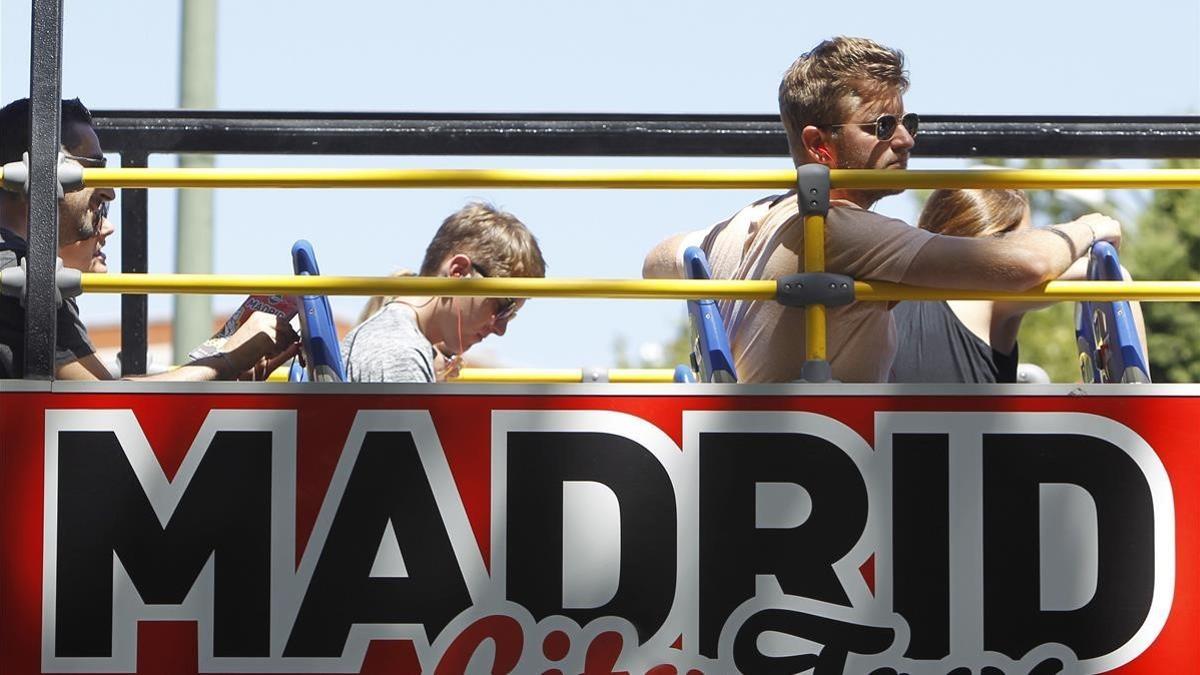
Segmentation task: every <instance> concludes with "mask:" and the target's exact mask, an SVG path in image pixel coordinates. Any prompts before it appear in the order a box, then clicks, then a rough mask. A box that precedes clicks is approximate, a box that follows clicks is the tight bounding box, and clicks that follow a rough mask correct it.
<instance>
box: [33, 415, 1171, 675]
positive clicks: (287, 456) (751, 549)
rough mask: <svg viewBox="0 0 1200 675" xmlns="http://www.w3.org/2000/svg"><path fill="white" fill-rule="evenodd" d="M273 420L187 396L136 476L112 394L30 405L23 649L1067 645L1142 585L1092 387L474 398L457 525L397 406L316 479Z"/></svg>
mask: <svg viewBox="0 0 1200 675" xmlns="http://www.w3.org/2000/svg"><path fill="white" fill-rule="evenodd" d="M296 429H297V424H296V413H295V411H288V410H276V411H263V410H246V411H239V410H213V411H211V412H210V413H209V415H208V417H207V419H206V421H205V422H204V424H203V425H202V427H201V428H200V430H199V431H198V432H197V434H196V435H195V437H194V441H193V443H192V445H191V448H190V449H189V450H188V452H187V455H186V457H185V458H184V460H183V463H182V465H181V466H180V467H179V468H178V470H177V471H176V472H175V473H174V475H173V476H172V477H171V478H170V479H168V477H167V475H166V473H165V472H164V470H163V468H162V466H161V465H160V464H159V462H158V460H157V458H156V455H155V453H154V450H153V448H152V447H151V446H150V443H149V442H148V440H147V439H146V437H145V435H144V434H143V433H142V430H141V427H140V426H139V424H138V422H137V418H136V417H135V416H134V414H133V413H132V412H131V411H126V410H50V411H47V413H46V472H45V515H44V517H45V521H44V540H43V553H44V555H43V559H44V569H43V616H42V667H43V669H44V670H46V671H49V672H134V671H136V670H137V653H138V646H137V641H138V629H137V626H138V622H139V621H145V620H172V621H186V622H194V624H195V627H196V634H197V644H198V647H199V663H198V664H197V668H198V670H199V671H200V672H239V673H245V672H358V670H359V669H361V667H362V664H363V661H364V658H365V656H366V653H367V650H368V647H369V646H370V644H371V643H372V642H373V641H389V640H402V641H409V642H411V643H412V645H413V648H414V650H415V653H416V655H417V659H418V660H419V662H420V667H421V670H422V672H428V673H438V674H442V673H446V674H449V673H466V672H494V673H558V674H563V673H567V674H570V673H587V674H589V675H590V674H594V673H621V672H626V673H654V674H655V675H668V674H670V673H678V674H680V675H682V674H684V673H687V674H689V675H691V674H699V673H710V674H718V673H730V672H745V673H755V674H759V673H763V674H768V675H770V674H774V673H780V674H783V673H798V672H812V673H817V674H824V673H876V674H879V675H884V674H894V673H939V674H941V673H955V674H956V675H957V674H965V673H981V674H982V673H987V674H988V675H993V674H995V673H1039V674H1049V673H1057V672H1078V673H1099V672H1104V671H1107V670H1111V669H1113V668H1116V667H1118V666H1120V665H1122V664H1124V663H1128V662H1130V661H1131V660H1133V659H1134V658H1136V657H1137V656H1138V654H1140V653H1142V652H1143V651H1144V650H1145V649H1146V648H1147V647H1148V646H1149V645H1150V643H1151V642H1153V640H1154V638H1155V637H1156V636H1157V635H1158V633H1159V631H1160V630H1161V628H1162V626H1163V624H1164V623H1165V621H1166V618H1167V614H1168V612H1169V610H1170V605H1171V599H1172V592H1173V587H1174V558H1175V553H1174V521H1173V518H1174V515H1173V514H1174V505H1173V502H1172V493H1171V486H1170V482H1169V481H1168V479H1167V474H1166V471H1165V470H1164V468H1163V466H1162V464H1161V462H1160V461H1159V460H1158V458H1157V457H1156V455H1155V453H1154V452H1153V450H1152V449H1151V448H1150V447H1149V446H1148V445H1147V444H1146V442H1145V441H1144V440H1142V439H1141V438H1140V437H1139V436H1138V435H1137V434H1136V433H1134V432H1133V431H1132V430H1130V429H1129V428H1127V427H1125V426H1123V425H1121V424H1119V423H1117V422H1115V421H1112V420H1110V419H1107V418H1103V417H1098V416H1093V415H1085V414H1079V413H1027V412H1012V413H977V412H963V413H953V412H937V413H928V412H880V413H877V414H876V416H875V421H874V430H873V431H874V433H873V438H872V442H871V443H870V444H869V443H868V442H867V440H866V439H864V438H863V437H862V436H861V435H859V434H858V433H857V432H856V431H854V430H852V429H851V428H849V427H848V426H846V425H844V424H842V423H841V422H839V421H837V420H835V419H833V418H830V417H826V416H822V415H817V414H813V413H806V412H788V411H778V412H770V411H766V412H764V411H754V412H746V411H739V412H713V411H684V412H683V413H682V435H681V443H677V442H676V441H675V440H673V439H672V438H671V437H670V436H669V435H668V434H666V433H665V432H663V431H662V430H661V429H659V428H658V427H656V426H654V425H653V424H651V423H649V422H648V421H646V420H643V419H641V418H638V417H636V416H633V415H629V414H624V413H617V412H610V411H579V410H562V411H554V410H549V411H548V410H539V411H529V412H526V411H505V410H496V411H493V412H492V414H491V419H490V429H491V437H490V448H479V449H472V452H474V453H476V454H477V455H478V456H479V457H481V458H485V459H484V460H483V461H485V462H490V465H489V466H487V467H483V468H486V469H487V472H490V482H488V481H485V482H484V485H487V486H488V487H487V489H488V490H490V495H488V498H487V499H485V500H483V502H482V503H487V504H488V506H489V510H490V514H489V515H487V516H486V517H487V522H488V524H489V532H490V534H489V535H488V536H490V539H489V540H488V541H486V542H483V544H485V545H483V546H481V542H480V541H479V539H478V538H477V536H476V533H475V530H473V529H472V526H471V521H470V519H469V518H468V510H467V507H466V506H465V505H464V499H463V495H462V494H461V493H460V487H459V484H458V483H457V482H456V480H455V478H456V477H455V476H454V475H453V474H452V472H451V469H450V465H449V463H448V461H447V459H446V453H445V452H444V449H443V447H442V444H441V440H440V439H439V437H438V433H437V431H436V429H435V427H434V424H433V422H432V419H431V417H430V415H429V414H428V413H427V412H426V411H421V410H415V411H414V410H396V411H386V410H369V411H360V412H359V413H358V415H357V416H356V418H355V420H354V422H353V424H352V426H351V427H350V428H349V429H348V430H347V433H346V435H345V438H344V446H343V447H341V448H326V449H323V451H325V452H328V453H329V454H330V455H331V456H334V457H337V466H336V468H335V469H334V471H333V474H332V480H331V481H330V482H329V484H328V486H325V485H321V486H319V487H317V488H313V487H312V486H309V485H307V484H306V485H305V486H304V487H303V488H300V487H298V482H297V478H298V476H297V474H298V471H297V465H298V462H297V459H298V457H297V448H298V445H297V437H296V433H297V431H296ZM298 489H305V490H311V489H320V490H323V492H324V498H323V502H322V504H321V507H320V510H319V512H318V513H317V515H316V519H315V522H314V523H312V527H311V532H310V533H307V536H305V535H301V534H298V529H301V528H299V527H298V522H297V491H298ZM489 499H490V502H489V501H488V500H489ZM471 503H473V504H475V506H473V508H475V509H478V508H479V506H478V504H479V503H481V502H480V501H479V500H475V501H473V502H471ZM306 527H307V524H306V525H305V528H306ZM305 532H307V529H305Z"/></svg>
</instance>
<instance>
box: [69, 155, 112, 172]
mask: <svg viewBox="0 0 1200 675" xmlns="http://www.w3.org/2000/svg"><path fill="white" fill-rule="evenodd" d="M62 157H63V159H69V160H71V161H73V162H78V163H79V166H82V167H84V168H85V169H103V168H105V167H107V166H108V158H107V157H80V156H79V155H72V154H70V153H66V152H64V153H63V154H62Z"/></svg>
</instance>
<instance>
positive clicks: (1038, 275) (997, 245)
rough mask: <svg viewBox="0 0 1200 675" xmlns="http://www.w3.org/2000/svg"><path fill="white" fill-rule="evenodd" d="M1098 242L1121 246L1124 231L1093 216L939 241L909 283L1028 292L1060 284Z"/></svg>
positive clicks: (924, 252) (916, 262)
mask: <svg viewBox="0 0 1200 675" xmlns="http://www.w3.org/2000/svg"><path fill="white" fill-rule="evenodd" d="M1093 240H1094V241H1108V242H1112V243H1113V244H1114V245H1115V246H1118V247H1119V246H1120V244H1121V225H1120V223H1118V222H1117V221H1115V220H1113V219H1112V218H1109V217H1107V216H1102V215H1100V214H1095V213H1093V214H1091V215H1087V216H1084V217H1082V218H1079V219H1077V220H1074V221H1071V222H1069V223H1064V224H1062V225H1055V226H1054V227H1052V228H1046V229H1037V230H1024V231H1019V232H1013V233H1010V234H1007V235H1005V236H1002V237H984V238H979V239H972V238H969V237H947V236H939V237H934V238H932V239H930V240H929V241H928V242H926V244H925V245H924V246H923V247H921V250H920V251H919V252H918V253H917V255H916V257H914V258H913V261H912V263H911V264H910V265H909V267H908V272H907V273H906V274H905V275H904V279H903V282H904V283H906V284H912V285H914V286H926V287H930V288H971V289H980V290H997V291H1022V290H1025V289H1028V288H1032V287H1034V286H1037V285H1038V284H1041V283H1045V282H1047V281H1051V280H1053V279H1056V278H1058V276H1059V275H1060V274H1062V273H1063V272H1064V271H1066V270H1067V268H1068V267H1070V265H1071V263H1073V262H1074V261H1075V260H1077V259H1079V258H1080V257H1082V256H1084V255H1086V254H1087V249H1088V248H1089V246H1090V245H1091V243H1092V242H1093Z"/></svg>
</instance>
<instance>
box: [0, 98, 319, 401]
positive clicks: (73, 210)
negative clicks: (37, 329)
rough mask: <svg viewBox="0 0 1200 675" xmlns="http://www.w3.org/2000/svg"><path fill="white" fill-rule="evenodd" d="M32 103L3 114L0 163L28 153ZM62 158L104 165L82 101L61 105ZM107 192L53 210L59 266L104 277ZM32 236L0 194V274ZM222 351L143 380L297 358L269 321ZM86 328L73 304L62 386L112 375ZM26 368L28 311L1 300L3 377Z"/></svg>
mask: <svg viewBox="0 0 1200 675" xmlns="http://www.w3.org/2000/svg"><path fill="white" fill-rule="evenodd" d="M29 110H30V109H29V99H20V100H17V101H13V102H12V103H9V104H8V105H6V106H4V108H2V109H0V163H4V164H7V163H8V162H15V161H20V160H21V157H22V155H23V154H24V153H26V152H28V151H29V145H30V142H29V141H30V137H29V126H30V124H29V123H30V112H29ZM61 125H62V126H61V130H60V133H61V138H62V151H63V152H64V153H65V154H66V155H67V158H68V160H70V161H74V162H77V163H78V164H81V165H83V166H84V167H102V166H104V165H105V158H104V153H103V151H102V150H101V148H100V139H99V137H98V136H97V135H96V130H95V129H93V128H92V114H91V112H90V111H89V110H88V109H87V108H86V107H85V106H84V105H83V103H81V102H80V101H79V99H71V100H64V101H63V102H62V115H61ZM115 197H116V194H115V193H114V192H113V190H112V189H111V188H88V187H85V188H83V189H82V190H77V191H74V192H69V193H67V194H66V195H65V196H64V197H63V198H62V200H61V201H60V202H59V205H58V255H59V257H60V258H62V260H63V265H65V266H68V267H72V268H74V269H78V270H80V271H81V272H104V271H107V269H108V268H107V266H106V265H105V257H104V251H103V249H104V244H105V241H106V239H107V238H108V236H109V235H110V234H112V232H113V226H112V223H111V222H109V220H108V217H107V216H108V205H109V202H111V201H112V200H113V199H114V198H115ZM28 236H29V201H28V200H27V199H26V198H25V196H24V195H21V194H17V193H15V192H7V191H0V269H5V268H8V267H15V266H17V265H19V264H20V262H21V260H22V259H23V258H25V256H26V254H27V251H28V246H27V244H26V239H27V238H28ZM224 349H225V351H224V352H222V353H220V354H217V355H215V356H210V357H207V358H204V359H199V360H197V361H193V362H191V363H189V364H187V365H185V366H182V367H180V368H177V369H175V370H172V371H169V372H166V373H161V374H159V375H154V376H148V377H147V378H145V379H156V380H214V379H233V378H236V377H239V376H241V375H242V374H244V373H247V372H249V371H251V370H267V371H268V372H269V370H273V369H274V366H276V365H278V364H279V363H282V362H283V361H284V360H286V359H287V358H290V357H291V356H292V355H293V354H295V352H296V349H297V346H296V335H295V333H294V332H293V331H292V330H291V328H290V327H289V326H288V325H287V324H286V323H285V322H282V321H277V320H276V318H275V317H274V316H271V315H269V314H255V315H254V316H252V317H251V318H250V319H249V320H248V321H247V322H246V323H245V324H244V325H243V326H242V328H240V329H239V330H238V331H237V332H236V333H234V334H233V335H232V336H231V337H230V339H229V341H228V342H227V343H226V344H225V347H224ZM95 352H96V350H95V347H93V346H92V342H91V340H90V339H89V338H88V333H87V327H86V326H84V324H83V321H82V320H81V319H80V318H79V307H78V306H77V305H76V304H75V301H74V300H66V301H64V302H63V304H62V306H61V307H60V308H59V309H58V313H57V342H56V344H55V345H54V365H55V368H54V376H55V378H57V379H62V380H108V379H112V375H111V374H110V373H109V372H108V369H107V368H105V367H104V364H103V363H101V362H100V360H99V359H98V358H96V354H95ZM24 368H25V309H24V308H23V307H21V304H20V302H18V301H17V300H16V299H15V298H9V297H3V298H0V377H10V378H11V377H22V376H23V375H24Z"/></svg>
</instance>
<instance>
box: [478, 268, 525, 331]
mask: <svg viewBox="0 0 1200 675" xmlns="http://www.w3.org/2000/svg"><path fill="white" fill-rule="evenodd" d="M471 267H473V268H474V269H475V271H476V272H478V273H479V276H481V277H484V278H485V279H486V278H488V277H490V276H492V275H490V274H488V272H487V270H485V269H484V268H483V267H480V266H479V264H478V263H474V262H472V263H471ZM492 299H493V300H495V301H496V312H495V313H494V314H492V321H497V322H499V321H511V320H512V318H513V317H514V316H516V315H517V299H516V298H492Z"/></svg>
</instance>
